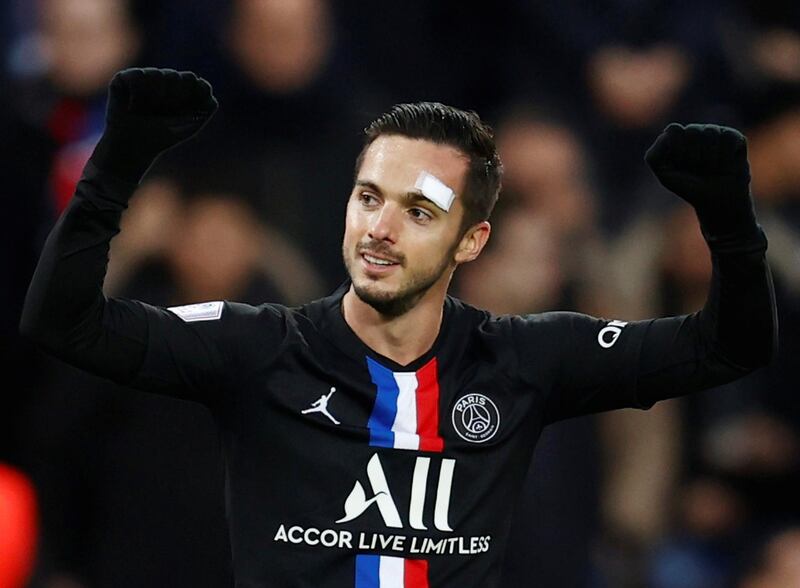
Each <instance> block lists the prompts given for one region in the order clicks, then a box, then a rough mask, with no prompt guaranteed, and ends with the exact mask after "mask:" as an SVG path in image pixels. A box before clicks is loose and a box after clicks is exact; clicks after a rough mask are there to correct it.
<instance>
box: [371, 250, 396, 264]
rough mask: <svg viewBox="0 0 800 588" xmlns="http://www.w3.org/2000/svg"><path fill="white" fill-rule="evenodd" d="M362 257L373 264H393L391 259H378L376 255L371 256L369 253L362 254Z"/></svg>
mask: <svg viewBox="0 0 800 588" xmlns="http://www.w3.org/2000/svg"><path fill="white" fill-rule="evenodd" d="M364 259H366V260H367V261H368V262H370V263H374V264H375V265H394V264H393V262H391V261H386V260H385V259H378V258H377V257H372V256H371V255H367V254H366V253H365V254H364Z"/></svg>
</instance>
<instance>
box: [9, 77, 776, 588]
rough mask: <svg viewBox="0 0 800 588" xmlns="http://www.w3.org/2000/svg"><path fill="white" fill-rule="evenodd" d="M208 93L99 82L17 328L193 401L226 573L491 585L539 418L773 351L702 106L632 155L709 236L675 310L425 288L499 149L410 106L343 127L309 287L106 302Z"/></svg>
mask: <svg viewBox="0 0 800 588" xmlns="http://www.w3.org/2000/svg"><path fill="white" fill-rule="evenodd" d="M216 106H217V104H216V100H215V99H214V97H213V95H212V91H211V87H210V85H209V84H208V83H207V82H205V81H204V80H202V79H200V78H198V77H196V76H195V75H194V74H192V73H188V72H180V73H179V72H176V71H173V70H155V69H133V70H125V71H123V72H120V73H118V74H117V75H116V76H115V77H114V78H113V80H112V81H111V84H110V86H109V96H108V105H107V117H106V129H105V132H104V134H103V136H102V138H101V140H100V142H99V143H98V145H97V147H96V149H95V151H94V153H93V155H92V157H91V159H90V161H89V163H88V164H87V165H86V168H85V171H84V175H83V178H82V180H81V181H80V183H79V184H78V186H77V189H76V193H75V196H74V198H73V200H72V201H71V203H70V205H69V207H68V208H67V210H66V211H65V212H64V214H63V215H62V217H61V218H60V219H59V221H58V223H57V224H56V226H55V228H54V229H53V231H52V233H51V234H50V236H49V238H48V240H47V243H46V245H45V248H44V251H43V253H42V257H41V259H40V262H39V265H38V268H37V270H36V273H35V275H34V278H33V281H32V284H31V287H30V290H29V293H28V296H27V299H26V305H25V309H24V312H23V316H22V321H21V329H22V331H23V332H24V333H25V334H26V335H27V336H29V337H31V338H33V339H34V340H36V341H38V342H39V344H40V345H42V346H43V347H44V348H46V349H47V350H49V351H50V352H51V353H53V354H54V355H56V356H58V357H60V358H62V359H64V360H66V361H69V362H71V363H73V364H74V365H77V366H79V367H81V368H83V369H86V370H89V371H91V372H93V373H95V374H99V375H102V376H105V377H108V378H111V379H113V380H115V381H116V382H119V383H123V384H126V385H129V386H131V387H135V388H139V389H142V390H147V391H151V392H158V393H163V394H169V395H173V396H176V397H180V398H185V399H189V400H193V401H196V402H201V403H203V404H205V405H206V406H208V407H209V409H210V410H211V412H212V414H213V416H214V418H215V421H216V423H217V425H218V427H219V431H220V435H221V439H222V443H223V447H224V455H225V461H226V475H227V486H226V491H227V507H228V518H229V523H230V533H231V541H232V552H233V562H234V573H235V577H236V585H237V586H241V587H266V586H277V587H281V588H287V587H315V588H318V587H321V586H323V587H331V588H345V587H348V588H350V587H357V588H374V587H380V588H387V587H401V586H402V587H414V588H423V587H430V588H444V587H447V588H454V587H458V588H463V587H468V586H475V587H482V588H486V587H492V586H497V585H498V582H499V573H500V563H501V561H502V557H503V553H504V551H505V550H506V549H507V548H511V549H525V548H526V546H524V545H507V544H506V542H507V535H508V530H509V526H510V523H511V519H512V517H513V514H514V505H515V502H516V500H517V497H518V494H519V491H520V487H521V484H522V481H523V477H524V475H525V472H526V470H527V468H528V464H529V462H530V459H531V454H532V452H533V448H534V446H535V444H536V440H537V438H538V436H539V434H540V433H541V431H542V428H543V427H544V426H546V425H547V424H548V423H552V422H554V421H558V420H560V419H565V418H569V417H572V416H575V415H581V414H586V413H591V412H597V411H602V410H609V409H614V408H619V407H639V408H647V407H650V406H651V405H652V404H653V403H654V402H656V401H658V400H660V399H664V398H669V397H672V396H675V395H678V394H683V393H688V392H692V391H696V390H701V389H704V388H707V387H710V386H717V385H720V384H723V383H725V382H729V381H731V380H734V379H736V378H739V377H741V376H743V375H745V374H747V373H749V372H751V371H752V370H754V369H757V368H759V367H761V366H764V365H766V364H767V363H769V361H770V359H771V357H772V356H773V354H774V352H775V346H776V343H775V340H776V339H775V336H776V328H777V326H776V318H775V304H774V296H773V292H772V283H771V278H770V273H769V269H768V266H767V264H766V262H765V255H764V252H765V250H766V247H767V241H766V237H765V235H764V233H763V231H762V230H761V228H760V227H759V225H758V224H757V222H756V218H755V214H754V208H753V202H752V198H751V196H750V190H749V179H750V178H749V169H748V163H747V154H746V143H745V139H744V137H743V136H742V135H741V134H740V133H739V132H737V131H735V130H733V129H730V128H725V127H719V126H715V125H688V126H682V125H678V124H672V125H670V126H669V127H667V129H666V130H665V132H664V133H662V134H661V135H660V136H659V137H658V138H657V139H656V142H655V143H654V145H653V146H652V147H651V149H650V150H649V151H648V153H647V156H646V159H647V162H648V164H649V165H650V167H651V168H652V170H653V171H654V172H655V174H656V175H657V177H658V178H659V180H660V181H661V182H662V184H664V185H665V186H666V187H667V188H669V189H670V190H672V191H673V192H675V193H676V194H677V195H678V196H680V197H682V198H684V199H685V200H686V201H688V202H689V203H690V204H691V205H692V206H694V207H695V209H696V211H697V215H698V217H699V219H700V223H701V225H702V230H703V234H704V236H705V238H706V240H707V242H708V245H709V248H710V250H711V254H712V258H713V276H712V282H711V286H710V291H709V295H708V299H707V302H706V304H705V306H704V307H703V308H702V309H701V310H699V311H698V312H695V313H693V314H690V315H686V316H678V317H670V318H659V319H654V320H646V321H637V322H628V323H626V322H624V321H619V320H605V319H599V318H592V317H589V316H586V315H582V314H577V313H570V312H550V313H544V314H536V315H529V316H492V315H490V314H489V313H487V312H485V311H482V310H479V309H476V308H472V307H470V306H468V305H466V304H464V303H462V302H460V301H459V300H457V299H455V298H452V297H450V296H448V295H447V289H448V284H449V282H450V279H451V277H452V275H453V272H454V270H455V269H456V267H457V266H458V265H460V264H462V263H467V262H469V261H471V260H473V259H475V258H476V257H478V255H479V254H480V253H481V250H482V249H483V247H484V245H485V244H486V242H487V239H488V238H489V234H490V230H491V229H490V225H489V223H488V222H487V219H488V217H489V214H490V212H491V210H492V207H493V205H494V203H495V201H496V199H497V195H498V192H499V189H500V178H501V165H500V161H499V159H498V156H497V153H496V151H495V147H494V142H493V139H492V134H491V131H490V129H489V128H488V127H487V126H486V125H485V124H484V123H483V122H481V120H480V119H479V118H478V117H477V115H475V114H474V113H468V112H464V111H461V110H457V109H455V108H451V107H448V106H443V105H441V104H436V103H420V104H404V105H398V106H395V107H394V108H392V109H391V110H390V111H389V112H388V113H386V114H384V115H382V116H380V117H379V118H378V119H377V120H375V121H374V122H373V123H372V124H371V125H370V126H369V127H368V128H367V129H366V137H365V142H364V148H363V151H362V153H361V154H360V156H359V157H358V160H357V162H356V170H355V182H354V186H353V189H352V192H351V193H350V196H349V200H348V204H347V215H346V220H345V234H344V243H343V247H342V252H343V257H344V263H345V265H346V266H347V270H348V273H349V276H350V279H349V280H348V281H347V282H346V283H345V284H344V285H343V286H342V287H341V288H339V289H338V290H337V291H336V292H334V293H333V294H332V295H331V296H329V297H327V298H323V299H321V300H316V301H313V302H310V303H308V304H306V305H304V306H301V307H299V308H286V307H283V306H280V305H276V304H269V303H265V304H262V305H260V306H248V305H244V304H238V303H236V302H229V301H210V302H204V303H201V304H192V305H189V306H183V307H175V308H169V309H167V308H157V307H154V306H150V305H148V304H145V303H142V302H139V301H134V300H125V299H114V298H109V299H107V298H106V297H105V296H104V295H103V292H102V284H103V277H104V274H105V269H106V265H107V258H108V249H109V242H110V240H111V238H112V237H113V236H114V235H115V234H116V233H117V232H118V230H119V223H120V217H121V215H122V213H123V211H124V210H125V207H126V205H127V202H128V199H129V198H130V197H131V195H132V193H133V192H134V190H135V189H136V186H137V183H138V181H139V180H140V178H141V177H142V175H143V174H144V173H145V171H146V170H147V168H148V167H149V166H150V165H151V163H152V161H153V160H154V159H155V158H156V157H157V156H158V155H159V154H160V153H161V152H163V151H164V150H166V149H169V148H170V147H172V146H174V145H175V144H177V143H179V142H181V141H183V140H185V139H187V138H188V137H190V136H192V135H193V134H195V133H196V132H197V131H198V130H199V129H200V128H201V127H202V126H203V125H204V124H205V122H206V121H207V120H208V119H209V117H210V116H211V115H212V114H213V112H214V110H215V109H216ZM309 173H313V170H309ZM331 197H336V196H335V195H332V196H331ZM308 213H309V214H314V211H313V210H311V211H309V212H308ZM334 389H335V394H334Z"/></svg>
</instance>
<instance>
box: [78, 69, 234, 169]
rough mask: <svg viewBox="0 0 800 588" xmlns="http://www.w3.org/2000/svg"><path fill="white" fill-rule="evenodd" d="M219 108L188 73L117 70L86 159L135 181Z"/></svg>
mask: <svg viewBox="0 0 800 588" xmlns="http://www.w3.org/2000/svg"><path fill="white" fill-rule="evenodd" d="M217 106H218V103H217V100H216V98H214V95H213V94H212V91H211V84H209V83H208V82H207V81H205V80H204V79H203V78H200V77H198V76H197V75H195V74H194V73H192V72H188V71H181V72H178V71H175V70H173V69H155V68H145V69H140V68H134V69H126V70H123V71H120V72H117V73H116V74H115V75H114V77H113V78H112V79H111V83H110V84H109V86H108V103H107V105H106V128H105V131H104V132H103V136H102V137H101V138H100V141H99V142H98V144H97V146H96V147H95V150H94V153H93V154H92V157H91V160H90V161H91V162H92V163H93V164H94V165H95V167H97V168H98V169H100V170H102V171H107V172H110V173H112V174H114V175H115V176H117V177H118V178H120V179H123V180H126V181H130V182H134V183H137V182H139V180H140V179H141V178H142V176H143V175H144V173H145V172H146V171H147V169H148V168H149V167H150V165H152V163H153V161H154V160H155V158H156V157H158V155H159V154H161V153H163V152H164V151H166V150H167V149H169V148H171V147H174V146H175V145H177V144H178V143H180V142H181V141H185V140H186V139H188V138H189V137H191V136H192V135H194V134H195V133H197V132H198V131H199V130H200V129H201V128H202V127H203V125H205V124H206V123H207V122H208V120H209V119H210V118H211V116H212V115H213V114H214V112H215V111H216V110H217Z"/></svg>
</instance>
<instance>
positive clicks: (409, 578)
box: [403, 559, 430, 588]
mask: <svg viewBox="0 0 800 588" xmlns="http://www.w3.org/2000/svg"><path fill="white" fill-rule="evenodd" d="M404 567H405V570H404V572H405V573H404V575H403V588H430V584H428V562H427V561H426V560H424V559H407V560H405V566H404Z"/></svg>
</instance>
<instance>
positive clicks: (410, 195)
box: [356, 180, 439, 211]
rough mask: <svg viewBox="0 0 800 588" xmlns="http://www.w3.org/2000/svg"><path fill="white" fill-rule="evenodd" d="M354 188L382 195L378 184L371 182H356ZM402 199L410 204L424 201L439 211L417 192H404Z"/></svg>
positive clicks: (437, 208) (431, 202)
mask: <svg viewBox="0 0 800 588" xmlns="http://www.w3.org/2000/svg"><path fill="white" fill-rule="evenodd" d="M356 186H363V187H365V188H369V189H370V190H372V191H374V192H377V193H378V194H383V190H381V189H380V187H379V186H378V184H376V183H375V182H371V181H369V180H356ZM403 199H404V200H407V201H408V202H409V203H410V204H413V203H416V202H420V201H425V202H427V203H430V204H432V205H433V206H434V207H435V208H436V210H437V211H438V210H439V207H438V206H436V203H435V202H434V201H433V200H431V199H430V198H428V197H427V196H425V194H423V193H422V192H420V191H418V190H412V191H411V192H406V193H405V194H403Z"/></svg>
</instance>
